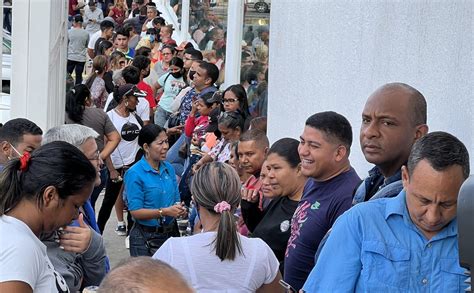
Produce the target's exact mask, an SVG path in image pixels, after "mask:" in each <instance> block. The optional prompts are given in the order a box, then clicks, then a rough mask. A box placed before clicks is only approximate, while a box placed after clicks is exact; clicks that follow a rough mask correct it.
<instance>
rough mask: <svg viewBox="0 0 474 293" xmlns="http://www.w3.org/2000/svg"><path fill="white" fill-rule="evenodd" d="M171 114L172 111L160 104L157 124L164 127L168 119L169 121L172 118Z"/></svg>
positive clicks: (156, 117)
mask: <svg viewBox="0 0 474 293" xmlns="http://www.w3.org/2000/svg"><path fill="white" fill-rule="evenodd" d="M170 116H171V112H168V111H166V110H165V109H163V108H161V107H160V106H158V107H156V112H155V124H156V125H159V126H161V127H164V126H165V124H166V121H168V118H170Z"/></svg>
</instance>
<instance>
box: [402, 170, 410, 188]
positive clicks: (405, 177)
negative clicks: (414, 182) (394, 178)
mask: <svg viewBox="0 0 474 293" xmlns="http://www.w3.org/2000/svg"><path fill="white" fill-rule="evenodd" d="M409 182H410V174H408V169H407V166H402V183H403V189H406V188H407V186H408V183H409Z"/></svg>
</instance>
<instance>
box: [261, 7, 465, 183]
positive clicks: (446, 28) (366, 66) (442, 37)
mask: <svg viewBox="0 0 474 293" xmlns="http://www.w3.org/2000/svg"><path fill="white" fill-rule="evenodd" d="M270 18H271V29H270V69H269V106H268V107H269V109H268V111H269V114H268V116H269V137H270V139H271V141H275V140H276V139H278V138H281V137H285V136H289V137H294V138H298V137H299V135H300V134H301V133H302V131H303V127H304V122H305V120H306V118H307V117H308V116H310V115H311V114H314V113H316V112H320V111H327V110H332V111H336V112H338V113H340V114H343V115H344V116H346V117H347V118H348V119H349V121H350V122H351V124H352V126H353V132H354V143H353V147H352V152H351V161H352V164H353V166H354V167H355V168H356V170H357V171H358V173H359V175H360V176H361V177H363V176H366V174H367V173H366V171H367V170H368V169H369V167H370V166H369V165H368V163H367V162H366V161H365V159H364V157H363V155H362V152H361V150H360V146H359V139H358V137H359V130H360V124H361V113H362V110H363V107H364V104H365V101H366V99H367V97H368V96H369V95H370V94H371V93H372V92H373V91H374V90H375V89H376V88H377V87H379V86H381V85H383V84H385V83H388V82H393V81H399V82H404V83H407V84H410V85H411V86H413V87H415V88H417V89H418V90H419V91H420V92H421V93H423V95H424V96H425V98H426V100H427V103H428V125H429V127H430V131H434V130H443V131H447V132H450V133H451V134H453V135H455V136H457V137H458V138H459V139H461V140H462V141H463V143H464V144H465V145H466V147H467V149H468V150H469V151H470V154H471V166H474V118H473V114H474V95H473V93H474V75H473V72H474V56H473V54H474V48H473V44H474V1H462V0H457V1H349V0H334V1H304V0H293V1H273V3H272V11H271V15H270ZM471 173H472V172H471Z"/></svg>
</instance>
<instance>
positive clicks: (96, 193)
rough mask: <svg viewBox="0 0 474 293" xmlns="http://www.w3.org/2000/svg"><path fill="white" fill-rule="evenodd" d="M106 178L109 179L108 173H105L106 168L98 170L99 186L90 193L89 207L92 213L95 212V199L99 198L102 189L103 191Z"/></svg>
mask: <svg viewBox="0 0 474 293" xmlns="http://www.w3.org/2000/svg"><path fill="white" fill-rule="evenodd" d="M108 178H109V172H108V171H107V168H106V167H104V168H102V169H101V170H100V185H99V186H96V187H94V190H93V191H92V194H91V205H92V208H93V209H94V211H95V203H96V201H97V199H98V198H99V194H100V193H101V192H102V189H104V187H105V184H106V183H107V180H108Z"/></svg>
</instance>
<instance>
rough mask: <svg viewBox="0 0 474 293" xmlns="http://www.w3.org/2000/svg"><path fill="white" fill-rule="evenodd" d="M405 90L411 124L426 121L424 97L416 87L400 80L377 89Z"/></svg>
mask: <svg viewBox="0 0 474 293" xmlns="http://www.w3.org/2000/svg"><path fill="white" fill-rule="evenodd" d="M400 89H402V90H405V91H407V92H408V94H409V95H410V101H409V103H410V109H412V111H411V117H410V119H411V121H412V123H413V125H415V126H416V125H420V124H426V123H427V105H426V99H425V97H424V96H423V94H422V93H420V92H419V91H418V90H417V89H416V88H414V87H412V86H410V85H408V84H406V83H401V82H392V83H387V84H385V85H383V86H382V87H381V88H380V89H379V90H400Z"/></svg>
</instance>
